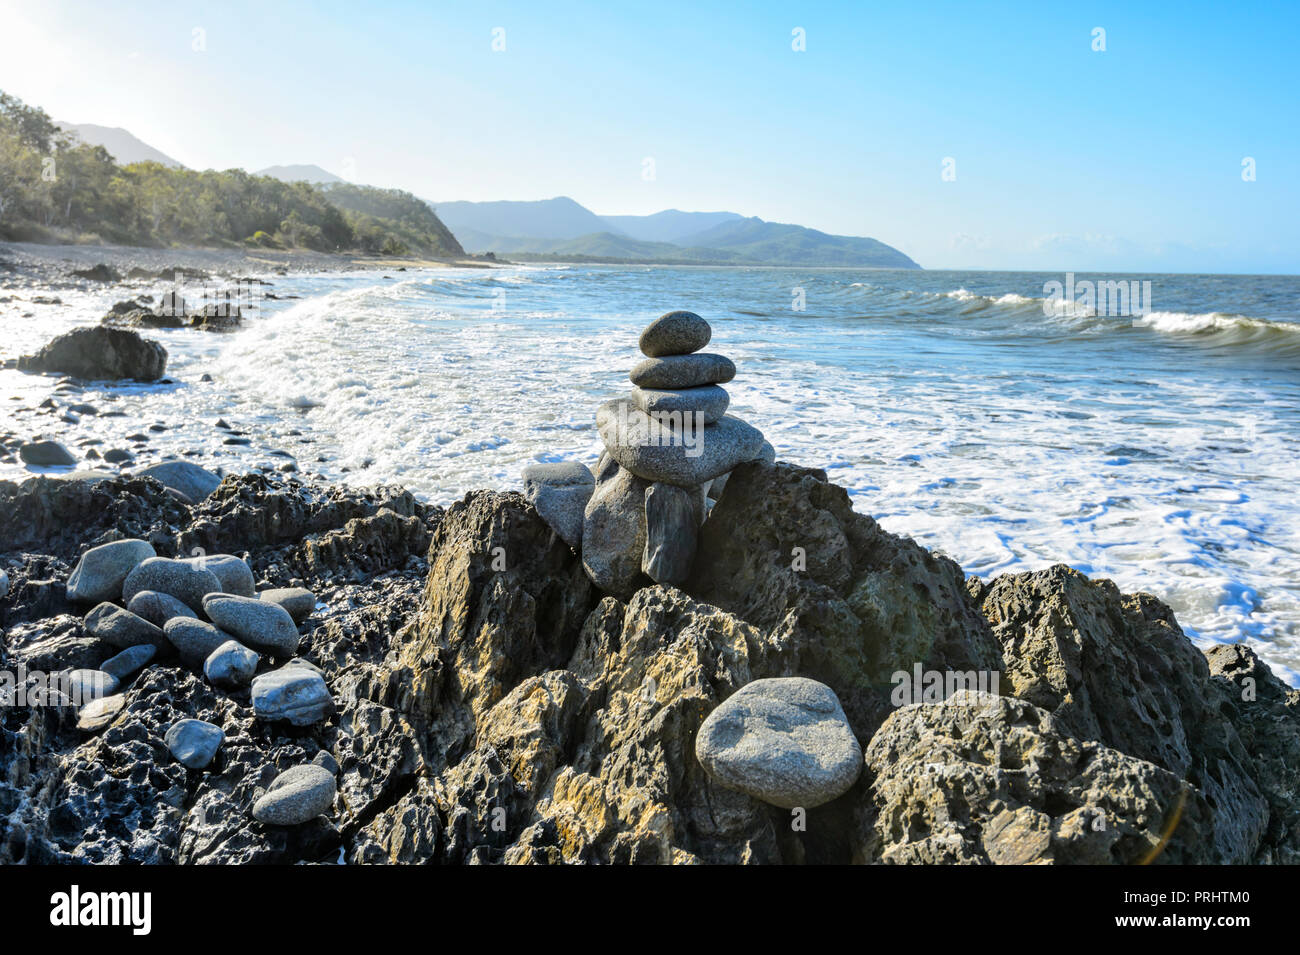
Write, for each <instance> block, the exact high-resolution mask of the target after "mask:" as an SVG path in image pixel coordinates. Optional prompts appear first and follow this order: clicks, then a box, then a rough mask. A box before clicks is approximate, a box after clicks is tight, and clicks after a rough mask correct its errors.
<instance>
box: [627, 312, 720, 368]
mask: <svg viewBox="0 0 1300 955" xmlns="http://www.w3.org/2000/svg"><path fill="white" fill-rule="evenodd" d="M712 337H713V329H712V328H710V327H709V323H708V322H706V321H705V320H704V319H702V318H700V316H698V315H696V314H695V313H694V312H668V313H667V314H666V315H660V316H659V317H658V318H656V319H655V320H654V321H653V322H651V323H650V324H649V325H647V326H646V328H645V331H643V332H642V333H641V340H640V345H641V351H642V352H643V353H644V354H646V355H648V356H650V357H651V358H660V357H663V356H664V355H689V354H690V353H691V352H696V351H699V350H700V349H701V348H703V347H704V346H705V345H707V344H708V343H709V339H710V338H712Z"/></svg>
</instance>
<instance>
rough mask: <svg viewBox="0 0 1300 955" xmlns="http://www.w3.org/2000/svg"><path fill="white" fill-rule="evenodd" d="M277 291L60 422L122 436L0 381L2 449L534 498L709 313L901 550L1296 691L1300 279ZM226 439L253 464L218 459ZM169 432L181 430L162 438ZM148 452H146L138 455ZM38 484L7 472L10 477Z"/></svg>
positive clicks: (552, 278) (731, 278) (24, 318)
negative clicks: (1160, 627) (625, 394)
mask: <svg viewBox="0 0 1300 955" xmlns="http://www.w3.org/2000/svg"><path fill="white" fill-rule="evenodd" d="M264 277H265V278H266V279H268V280H269V281H271V282H273V283H274V284H273V285H271V286H267V287H261V286H254V287H253V289H254V294H255V295H257V296H258V300H257V302H256V304H257V306H258V307H257V309H256V310H255V311H254V312H252V313H251V314H252V316H253V317H251V318H249V319H248V321H247V322H246V324H245V327H244V328H243V329H242V330H240V331H238V332H235V333H232V334H210V333H201V332H195V331H157V332H153V331H151V332H149V333H148V334H149V335H150V336H151V337H155V338H157V339H159V340H161V341H162V342H163V343H164V344H165V345H166V347H167V349H168V351H169V352H170V354H171V359H170V363H169V368H168V374H169V375H170V376H171V377H172V378H174V379H175V380H176V383H175V384H170V385H168V384H161V385H153V386H141V385H124V386H119V385H97V386H92V387H90V388H88V389H87V390H86V391H85V392H84V393H80V394H76V395H69V396H60V397H59V398H58V400H59V401H60V402H61V403H77V402H89V403H91V404H94V405H97V406H99V407H100V408H101V411H102V410H104V409H105V408H106V407H108V406H111V407H112V408H113V409H114V410H118V411H122V412H124V413H125V414H124V416H121V417H109V416H105V415H103V414H101V415H98V416H92V415H84V416H81V417H80V420H79V421H78V422H77V423H76V424H71V423H63V422H60V421H59V420H58V418H57V417H54V416H41V415H38V414H36V413H34V412H33V413H30V414H29V413H25V412H18V411H16V410H15V409H22V408H35V407H36V405H37V404H38V403H39V402H40V401H43V400H44V399H45V398H47V397H49V396H50V394H51V384H52V380H51V379H49V378H41V377H39V376H26V375H22V374H19V373H17V372H14V371H0V400H4V401H5V403H6V405H7V406H8V409H9V410H8V411H7V412H6V419H7V421H6V423H5V427H6V428H8V429H9V430H13V431H16V432H18V433H20V434H22V435H24V436H27V435H29V434H30V435H33V436H34V435H35V434H37V433H38V432H43V433H45V434H46V435H47V436H50V437H56V438H58V439H59V440H61V441H63V442H64V443H65V444H67V445H68V447H69V448H71V449H73V450H74V452H77V451H78V450H79V449H82V450H84V449H85V448H86V447H89V445H86V444H84V443H83V442H87V441H101V442H103V443H102V444H99V445H94V446H95V447H98V448H99V450H100V451H101V452H102V451H103V450H105V449H107V448H109V447H116V446H122V447H128V448H129V447H137V448H141V449H142V450H141V454H140V457H139V463H141V464H143V463H151V462H152V461H154V460H157V459H158V458H161V457H164V456H167V455H177V456H181V455H186V456H187V458H188V459H189V460H194V461H196V462H198V463H202V464H205V465H207V466H210V467H220V468H224V469H225V470H227V471H242V470H247V469H250V468H253V467H257V466H262V465H265V466H268V467H272V468H275V467H279V466H281V465H282V464H283V463H284V461H285V460H287V458H286V457H285V455H286V454H287V455H290V456H292V458H293V459H294V460H296V462H297V465H298V467H299V469H300V471H301V472H302V476H304V477H310V476H313V475H319V476H320V477H322V478H324V479H327V480H331V481H346V482H349V483H354V484H373V483H380V482H382V483H399V484H403V485H405V486H407V487H409V488H410V489H412V490H413V491H415V492H416V493H417V494H419V495H421V496H422V497H424V498H426V499H428V500H431V501H435V502H449V501H453V500H456V499H458V498H460V497H461V496H462V495H464V494H465V492H467V491H469V490H471V489H474V488H479V487H491V488H497V489H505V488H512V487H519V486H520V472H521V471H522V469H523V468H524V466H525V465H527V464H529V463H531V462H534V461H555V460H565V459H575V460H579V461H583V462H586V463H588V464H593V465H594V463H595V461H596V458H597V455H598V453H599V450H600V444H599V440H598V438H597V436H596V432H595V426H594V416H595V411H596V407H597V405H598V404H599V403H600V402H601V401H602V400H604V399H606V398H609V397H613V396H615V395H617V394H619V393H620V391H622V390H623V389H626V388H627V387H628V382H627V372H628V370H629V369H630V368H631V366H632V365H633V364H635V363H636V361H637V360H638V354H639V353H638V351H637V335H638V334H639V332H640V330H641V328H642V327H644V325H645V324H646V323H647V322H649V321H650V320H651V319H653V318H655V317H656V316H658V315H659V314H661V313H663V312H665V311H669V310H671V309H678V308H684V309H690V310H692V311H695V312H698V313H699V314H701V315H703V316H704V317H705V318H707V319H708V320H709V321H710V322H711V323H712V325H713V341H712V343H711V344H710V346H709V350H710V351H717V352H721V353H722V354H725V355H727V356H729V357H730V358H732V360H733V361H735V363H736V366H737V369H738V371H737V376H736V379H735V381H733V382H732V383H731V384H729V385H727V386H726V387H727V388H728V390H729V392H730V393H731V396H732V405H731V413H733V414H736V415H739V416H740V417H742V418H744V419H745V420H747V421H748V422H750V423H751V424H753V425H755V426H756V427H758V428H760V429H761V430H762V431H763V432H764V433H765V435H766V436H767V438H768V439H769V440H770V441H771V442H772V444H773V445H774V446H775V448H776V451H777V456H778V458H779V459H780V460H783V461H789V462H793V463H796V464H800V465H805V466H808V467H817V468H824V469H825V470H826V472H827V474H828V475H829V477H830V479H831V480H832V481H834V482H835V483H837V484H840V485H842V486H844V487H845V488H847V489H848V491H849V493H850V494H851V495H852V498H853V501H854V506H855V507H856V509H857V510H859V511H861V512H862V513H865V514H870V515H872V516H873V517H875V518H876V519H877V520H879V521H880V522H881V524H882V525H883V526H884V527H885V528H887V529H888V530H890V531H892V532H894V533H898V534H906V535H909V536H911V537H913V538H915V539H916V540H917V541H919V542H920V543H922V544H924V545H925V546H927V547H931V548H936V549H938V550H941V551H943V552H944V553H946V554H948V555H949V556H951V557H953V558H954V559H956V560H957V561H958V562H960V563H961V565H962V566H963V567H964V568H965V570H966V572H967V573H969V574H975V575H978V576H980V577H985V578H988V577H992V576H995V575H997V574H1002V573H1009V572H1018V571H1025V570H1034V569H1039V568H1043V567H1046V566H1049V565H1051V564H1053V563H1058V562H1059V563H1067V564H1069V565H1071V566H1073V567H1075V568H1077V569H1079V570H1081V571H1083V572H1084V573H1087V574H1090V575H1096V576H1104V577H1110V578H1112V579H1113V580H1114V581H1115V582H1116V583H1117V584H1118V585H1119V586H1120V588H1121V589H1123V590H1125V591H1135V590H1145V591H1148V592H1150V593H1152V594H1155V595H1156V596H1157V597H1159V598H1160V599H1162V600H1164V601H1166V602H1167V603H1169V604H1170V605H1171V606H1172V607H1173V609H1174V610H1175V612H1176V613H1177V616H1178V620H1179V622H1180V623H1181V624H1182V626H1183V628H1184V629H1185V630H1186V631H1187V632H1188V634H1189V635H1190V636H1192V638H1193V639H1195V640H1196V641H1197V642H1198V643H1199V644H1200V645H1202V646H1207V645H1209V644H1211V643H1213V642H1236V641H1241V640H1245V641H1247V642H1249V643H1250V644H1251V645H1252V646H1253V647H1254V648H1255V649H1256V650H1257V651H1258V652H1259V653H1260V654H1261V655H1262V656H1263V657H1264V659H1265V660H1267V661H1268V662H1269V664H1270V665H1272V666H1273V667H1274V668H1275V670H1277V671H1278V672H1279V673H1280V675H1282V676H1283V677H1284V678H1286V679H1288V680H1289V681H1290V682H1291V683H1292V684H1293V685H1298V684H1300V679H1297V674H1298V673H1300V499H1298V498H1300V495H1297V488H1296V485H1297V479H1298V478H1300V468H1298V467H1297V453H1298V452H1300V277H1286V276H1222V275H1144V276H1119V275H1105V276H1096V275H1082V274H1080V275H1075V276H1071V277H1067V276H1066V275H1063V274H1048V273H1037V272H1035V273H1030V272H953V271H901V270H900V271H856V270H840V269H834V270H817V269H766V268H750V269H740V268H728V269H721V268H718V269H714V268H663V267H632V266H578V265H557V266H528V267H523V266H511V267H503V268H498V269H492V270H486V269H431V270H411V271H406V272H389V273H381V272H339V273H329V272H326V273H317V274H305V275H288V276H284V275H266V276H264ZM1107 279H1115V280H1120V279H1122V280H1124V281H1125V282H1126V283H1127V282H1129V281H1130V280H1137V281H1138V282H1139V283H1141V282H1143V281H1147V282H1150V285H1149V286H1147V287H1145V289H1142V288H1141V287H1140V286H1139V288H1137V289H1134V291H1145V292H1146V293H1148V294H1147V295H1139V296H1137V298H1138V299H1141V301H1142V304H1143V306H1144V312H1145V313H1144V314H1136V315H1135V314H1107V312H1108V311H1110V310H1109V309H1107V308H1106V307H1105V303H1103V304H1102V306H1101V307H1100V308H1098V307H1097V306H1096V305H1095V304H1094V306H1093V307H1091V308H1090V307H1088V304H1087V303H1086V302H1084V303H1079V302H1075V301H1071V300H1065V299H1063V298H1062V297H1061V296H1056V297H1053V296H1052V294H1051V293H1052V291H1054V290H1055V289H1054V287H1052V286H1050V285H1049V284H1048V283H1051V282H1053V281H1055V282H1058V283H1060V284H1061V285H1062V286H1066V285H1067V284H1069V285H1071V286H1072V287H1073V288H1074V289H1076V290H1077V289H1079V288H1081V287H1084V286H1082V283H1087V282H1096V281H1101V280H1107ZM140 289H141V291H153V292H154V293H155V294H156V293H157V292H158V291H160V289H159V288H158V287H156V283H155V287H153V288H150V287H149V286H147V285H141V286H140ZM128 291H129V290H126V289H123V288H121V287H115V288H108V289H105V290H103V291H99V290H95V291H86V290H84V289H81V290H76V289H60V290H58V291H57V292H55V293H52V294H56V295H57V296H58V297H59V298H60V299H61V303H62V304H59V305H53V304H40V303H36V302H32V301H31V298H33V297H37V296H36V295H35V294H34V293H32V292H31V290H25V291H24V292H22V293H20V295H19V296H18V300H17V301H14V302H10V303H9V304H7V305H3V306H0V324H2V325H3V328H4V332H5V334H4V336H3V339H4V340H3V343H2V344H0V358H3V357H12V356H14V355H17V354H22V353H26V352H30V351H33V350H35V349H36V348H38V347H39V346H40V345H42V344H43V343H44V342H46V341H48V340H49V339H50V338H51V337H52V336H53V335H55V334H57V333H59V332H62V331H66V330H67V329H68V328H71V327H74V326H76V325H80V324H88V323H93V322H96V321H98V320H99V318H100V316H101V315H103V313H104V312H105V311H106V310H107V308H108V307H109V306H110V305H112V304H113V302H115V301H118V300H120V299H122V298H125V297H126V295H127V292H128ZM263 291H269V292H271V293H273V294H274V295H276V296H278V299H275V300H272V299H261V298H260V296H261V294H262V292H263ZM200 292H201V290H200V288H199V287H197V286H193V287H189V288H185V289H183V294H185V295H186V296H187V297H188V298H190V299H191V301H193V300H194V299H196V298H197V296H198V295H199V294H200ZM46 294H51V293H46ZM289 296H297V297H296V298H289ZM1134 301H1136V299H1135V300H1134ZM1134 301H1130V303H1129V305H1130V306H1132V305H1133V303H1134ZM1112 304H1113V303H1112ZM1130 310H1131V309H1130ZM205 373H206V374H207V375H210V376H211V378H212V381H210V382H204V381H201V380H200V379H201V376H202V375H204V374H205ZM14 398H17V399H18V400H11V399H14ZM218 419H224V421H225V422H226V423H228V424H229V425H230V426H231V427H232V428H233V429H235V430H238V431H245V432H247V437H248V438H249V440H250V444H248V445H247V446H239V445H226V444H223V443H222V442H223V440H224V439H225V438H226V436H227V432H226V431H223V430H222V429H219V428H216V427H215V426H214V425H215V423H216V422H217V421H218ZM155 423H157V424H160V425H162V426H164V427H165V428H166V429H167V430H165V431H161V432H152V431H145V430H144V429H146V428H147V427H148V426H149V425H151V424H155ZM140 432H144V433H145V434H146V436H147V437H148V442H147V443H136V444H134V445H133V444H132V443H130V442H127V441H126V438H127V436H128V435H131V434H134V433H140ZM88 466H89V465H88ZM30 473H31V471H30V469H24V468H23V467H22V466H21V465H16V464H10V465H3V464H0V478H7V479H14V478H18V477H21V476H22V475H24V474H30Z"/></svg>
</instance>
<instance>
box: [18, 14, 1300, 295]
mask: <svg viewBox="0 0 1300 955" xmlns="http://www.w3.org/2000/svg"><path fill="white" fill-rule="evenodd" d="M1133 6H1138V7H1140V8H1141V9H1130V7H1133ZM611 7H616V8H611ZM497 27H500V28H503V29H504V31H505V33H504V37H505V50H504V51H500V52H498V51H494V50H493V48H492V42H493V32H492V31H493V29H494V28H497ZM796 27H802V28H803V29H804V31H805V32H806V38H807V40H806V43H807V49H806V51H804V52H795V51H794V50H792V48H791V39H792V37H791V31H792V30H793V29H794V28H796ZM1095 27H1102V28H1104V29H1105V31H1106V36H1105V39H1106V50H1105V52H1095V51H1094V50H1093V49H1092V45H1093V35H1092V31H1093V29H1094V28H1095ZM196 29H198V30H202V31H204V32H203V34H202V38H203V40H204V45H205V49H203V50H201V51H199V50H195V49H194V47H195V45H196V43H195V36H196V35H195V32H194V31H195V30H196ZM1298 37H1300V5H1297V4H1295V3H1291V4H1282V3H1278V4H1272V3H1249V4H1231V5H1230V4H1226V3H1225V4H1218V5H1208V4H1204V5H1203V4H1195V3H1191V4H1189V3H1181V2H1180V3H1147V4H1125V3H1116V4H1106V3H1100V4H1080V5H1071V4H1057V3H1045V2H1038V3H1024V4H997V5H993V4H989V5H987V6H985V5H976V4H970V3H952V4H934V5H929V4H923V3H894V4H889V5H887V6H886V5H874V4H873V5H866V4H857V3H852V4H851V3H843V4H821V5H809V4H802V3H800V4H796V3H789V4H777V3H754V4H743V5H742V4H735V5H730V4H727V5H724V4H710V5H709V9H701V8H700V6H699V5H697V4H693V3H628V4H617V5H607V4H596V3H592V4H583V5H578V4H572V5H570V4H563V5H562V4H556V3H545V4H538V3H519V4H492V3H463V4H457V5H455V6H452V5H446V4H436V5H433V4H427V3H382V2H381V3H360V2H342V3H315V4H307V3H277V2H274V0H269V2H262V3H244V2H223V3H184V2H133V3H131V4H129V5H126V4H122V5H118V4H105V3H99V2H60V0H41V2H32V0H0V89H3V90H5V91H7V92H10V93H12V94H14V95H17V96H19V97H21V98H22V99H24V100H26V101H28V102H30V103H34V104H37V105H40V106H42V107H44V108H45V109H46V110H47V111H48V112H50V113H51V114H52V115H53V116H54V117H55V118H57V119H61V120H65V121H69V122H78V123H87V122H91V123H99V124H102V125H109V126H121V127H124V128H126V129H128V130H130V131H131V132H132V133H134V134H135V135H137V136H138V137H140V138H141V139H143V140H144V141H146V142H148V143H150V144H151V145H153V146H155V147H157V148H159V149H161V150H162V151H163V152H165V153H167V154H169V155H171V156H173V157H175V158H176V159H178V160H180V161H181V162H183V163H185V164H186V165H189V166H193V167H198V168H208V167H213V168H228V167H232V166H242V167H244V168H247V169H258V168H262V167H264V166H268V165H272V164H278V163H317V164H319V165H321V166H324V167H325V168H327V169H330V170H333V171H335V172H339V173H346V174H347V175H349V177H350V178H354V179H355V180H357V181H360V182H366V183H372V184H375V185H383V186H396V187H400V188H403V189H408V190H410V191H412V192H414V193H416V194H418V195H421V196H424V197H427V198H432V199H435V200H449V199H535V198H546V197H550V196H556V195H568V196H572V197H573V198H575V199H577V200H578V201H579V202H581V203H583V204H584V205H586V206H588V207H589V208H591V209H593V210H595V211H596V212H599V213H602V214H614V213H650V212H655V211H658V210H660V209H665V208H679V209H692V210H719V209H727V210H732V211H735V212H740V213H744V214H746V215H757V216H761V217H763V218H765V219H771V220H775V221H781V222H797V223H799V224H802V225H808V226H812V227H814V228H819V229H823V230H825V231H828V232H838V233H845V234H851V235H869V236H874V237H876V238H878V239H881V240H882V241H884V242H888V243H890V244H891V245H894V246H897V247H898V248H900V249H902V250H903V251H904V252H906V253H908V254H909V255H911V256H912V257H913V258H915V259H916V260H917V261H919V262H920V263H921V264H923V265H925V266H927V267H932V268H945V267H947V268H965V267H972V268H1042V269H1052V270H1061V271H1064V270H1066V269H1073V270H1076V271H1083V270H1087V269H1104V270H1128V271H1139V272H1141V271H1236V272H1253V271H1258V272H1292V273H1294V272H1300V122H1298V120H1300V66H1298V65H1297V61H1298V60H1300V56H1298V54H1297V50H1296V42H1297V38H1298ZM1248 156H1249V157H1253V158H1254V160H1255V162H1256V170H1257V178H1256V181H1254V182H1243V180H1242V176H1241V172H1242V166H1241V163H1242V159H1243V158H1244V157H1248ZM647 157H651V158H653V159H654V164H655V178H654V179H653V180H646V179H644V178H643V176H642V169H643V161H644V160H645V159H646V158H647ZM945 157H951V158H952V159H953V160H955V171H956V180H955V181H951V182H946V181H944V180H943V179H942V177H941V172H942V168H943V167H942V163H943V160H944V158H945Z"/></svg>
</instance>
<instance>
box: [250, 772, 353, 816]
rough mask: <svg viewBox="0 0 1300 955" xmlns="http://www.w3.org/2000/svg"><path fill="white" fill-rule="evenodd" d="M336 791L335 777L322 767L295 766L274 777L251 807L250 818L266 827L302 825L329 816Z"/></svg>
mask: <svg viewBox="0 0 1300 955" xmlns="http://www.w3.org/2000/svg"><path fill="white" fill-rule="evenodd" d="M337 791H338V785H337V784H336V783H335V782H334V775H333V774H332V773H331V772H330V771H329V770H328V769H326V768H325V767H323V766H318V765H316V764H315V763H307V764H306V765H303V766H294V767H293V768H291V769H287V770H285V771H284V772H283V773H281V774H280V775H279V776H277V777H275V780H274V782H272V783H271V785H270V787H269V788H268V789H267V791H266V794H265V795H263V796H262V797H261V798H260V799H258V800H257V802H255V803H254V804H253V818H254V819H256V820H257V821H258V822H261V823H264V824H266V825H269V826H297V825H301V824H302V823H304V822H310V821H311V820H313V819H315V818H316V817H317V816H319V815H321V814H322V813H325V812H329V810H330V809H331V808H332V807H333V805H334V796H335V794H336V793H337Z"/></svg>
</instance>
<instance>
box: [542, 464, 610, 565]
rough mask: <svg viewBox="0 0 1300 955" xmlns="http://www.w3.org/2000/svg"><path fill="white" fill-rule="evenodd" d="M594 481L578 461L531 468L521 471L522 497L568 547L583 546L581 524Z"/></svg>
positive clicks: (589, 472) (593, 488) (583, 465)
mask: <svg viewBox="0 0 1300 955" xmlns="http://www.w3.org/2000/svg"><path fill="white" fill-rule="evenodd" d="M595 489H596V479H595V478H594V477H593V476H592V474H591V471H590V469H588V467H587V466H586V465H585V464H580V463H578V462H577V461H561V462H558V463H546V464H530V465H529V466H528V467H526V468H524V497H525V498H527V499H528V501H529V503H530V504H532V505H533V507H535V508H536V509H537V514H538V516H540V517H541V518H542V520H544V521H546V523H547V524H549V525H551V529H552V530H553V531H555V533H557V534H559V535H560V537H561V539H563V541H564V542H565V543H566V544H568V545H569V546H570V547H573V548H575V549H576V548H578V547H581V546H582V521H583V514H584V513H585V511H586V509H587V502H588V501H590V500H591V492H592V491H594V490H595Z"/></svg>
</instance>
